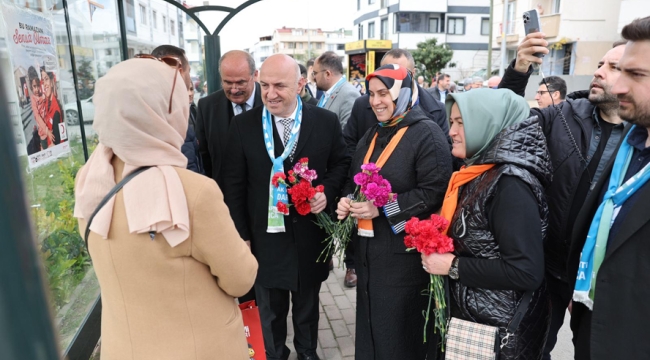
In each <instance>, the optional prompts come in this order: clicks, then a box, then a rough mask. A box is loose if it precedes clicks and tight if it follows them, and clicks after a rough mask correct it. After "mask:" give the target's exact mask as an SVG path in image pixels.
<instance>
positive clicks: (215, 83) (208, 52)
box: [203, 34, 221, 93]
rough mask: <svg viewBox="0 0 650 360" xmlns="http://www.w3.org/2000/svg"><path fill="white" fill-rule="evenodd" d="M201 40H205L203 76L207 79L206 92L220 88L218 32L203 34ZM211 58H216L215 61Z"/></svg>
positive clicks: (219, 42)
mask: <svg viewBox="0 0 650 360" xmlns="http://www.w3.org/2000/svg"><path fill="white" fill-rule="evenodd" d="M203 40H204V42H205V76H206V78H207V81H208V92H210V93H213V92H215V91H217V90H219V89H221V74H220V73H219V65H218V64H219V59H220V58H221V41H220V39H219V35H218V34H211V35H205V36H204V37H203ZM212 59H216V61H215V62H213V61H212ZM215 65H216V66H215Z"/></svg>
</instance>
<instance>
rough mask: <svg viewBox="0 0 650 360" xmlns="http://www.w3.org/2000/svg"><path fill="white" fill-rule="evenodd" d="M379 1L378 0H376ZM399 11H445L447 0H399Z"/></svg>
mask: <svg viewBox="0 0 650 360" xmlns="http://www.w3.org/2000/svg"><path fill="white" fill-rule="evenodd" d="M361 1H363V0H361ZM377 1H379V0H377ZM399 11H423V12H443V13H444V12H447V1H441V0H428V1H425V0H401V1H400V3H399Z"/></svg>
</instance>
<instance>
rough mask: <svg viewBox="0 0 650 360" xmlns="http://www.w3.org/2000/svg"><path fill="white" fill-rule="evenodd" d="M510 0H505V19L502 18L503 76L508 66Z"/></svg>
mask: <svg viewBox="0 0 650 360" xmlns="http://www.w3.org/2000/svg"><path fill="white" fill-rule="evenodd" d="M507 20H508V0H503V19H502V20H501V67H500V68H499V76H501V77H503V74H504V73H505V72H506V68H507V67H508V49H507V48H506V36H507V35H508V26H507V25H508V24H507Z"/></svg>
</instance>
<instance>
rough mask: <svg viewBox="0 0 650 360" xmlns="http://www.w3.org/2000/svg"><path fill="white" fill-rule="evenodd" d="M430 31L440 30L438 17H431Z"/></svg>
mask: <svg viewBox="0 0 650 360" xmlns="http://www.w3.org/2000/svg"><path fill="white" fill-rule="evenodd" d="M429 32H431V33H437V32H440V31H439V30H438V18H437V17H434V18H429Z"/></svg>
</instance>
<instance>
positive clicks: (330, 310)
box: [323, 305, 343, 321]
mask: <svg viewBox="0 0 650 360" xmlns="http://www.w3.org/2000/svg"><path fill="white" fill-rule="evenodd" d="M323 308H325V314H327V318H328V319H329V320H330V321H332V320H342V319H343V315H342V314H341V311H340V310H339V308H338V307H336V305H325V306H323Z"/></svg>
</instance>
